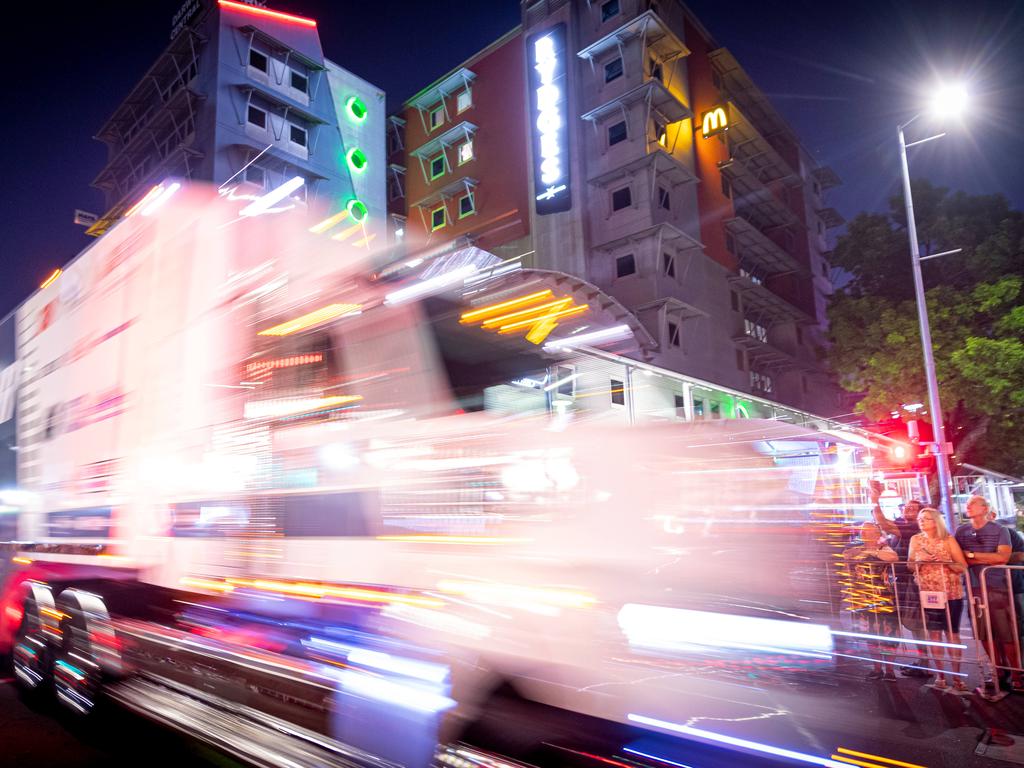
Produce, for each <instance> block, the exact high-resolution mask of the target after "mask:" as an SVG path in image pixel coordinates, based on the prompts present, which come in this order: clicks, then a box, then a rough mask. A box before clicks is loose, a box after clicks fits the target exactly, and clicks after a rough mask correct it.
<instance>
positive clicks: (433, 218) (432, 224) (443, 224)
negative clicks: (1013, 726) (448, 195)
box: [430, 205, 448, 232]
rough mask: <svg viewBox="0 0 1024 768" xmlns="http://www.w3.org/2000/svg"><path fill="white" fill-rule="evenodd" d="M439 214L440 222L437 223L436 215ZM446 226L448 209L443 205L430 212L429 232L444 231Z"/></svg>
mask: <svg viewBox="0 0 1024 768" xmlns="http://www.w3.org/2000/svg"><path fill="white" fill-rule="evenodd" d="M439 213H440V214H441V222H440V223H438V221H437V214H439ZM447 225H448V209H447V207H445V206H444V205H439V206H437V208H435V209H434V210H432V211H431V212H430V231H431V232H436V231H437V230H439V229H444V228H445V227H446V226H447Z"/></svg>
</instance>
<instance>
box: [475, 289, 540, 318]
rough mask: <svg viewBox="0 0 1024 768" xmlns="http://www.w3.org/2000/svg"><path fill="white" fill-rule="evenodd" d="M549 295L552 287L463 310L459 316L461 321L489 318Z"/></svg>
mask: <svg viewBox="0 0 1024 768" xmlns="http://www.w3.org/2000/svg"><path fill="white" fill-rule="evenodd" d="M547 296H551V289H550V288H548V289H546V290H543V291H537V292H536V293H530V294H527V295H526V296H520V297H519V298H517V299H509V300H508V301H502V302H500V303H498V304H490V305H488V306H486V307H480V309H474V310H471V311H470V312H463V313H462V315H461V316H460V317H459V322H460V323H474V322H477V321H478V320H481V319H487V318H488V317H490V316H491V315H494V314H500V313H501V312H504V311H505V310H509V309H513V308H515V307H521V306H523V305H524V304H532V303H534V302H536V301H540V300H541V299H543V298H546V297H547Z"/></svg>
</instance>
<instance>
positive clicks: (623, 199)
mask: <svg viewBox="0 0 1024 768" xmlns="http://www.w3.org/2000/svg"><path fill="white" fill-rule="evenodd" d="M632 204H633V193H632V192H631V191H630V189H629V187H622V188H621V189H616V190H615V191H614V192H612V210H613V211H621V210H622V209H623V208H628V207H629V206H631V205H632Z"/></svg>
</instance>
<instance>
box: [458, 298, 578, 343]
mask: <svg viewBox="0 0 1024 768" xmlns="http://www.w3.org/2000/svg"><path fill="white" fill-rule="evenodd" d="M589 308H590V306H589V305H588V304H577V303H576V302H575V301H573V299H572V297H571V296H562V297H558V296H555V295H554V294H553V293H552V291H551V289H545V290H543V291H537V292H536V293H530V294H527V295H526V296H519V297H516V298H514V299H509V300H508V301H502V302H499V303H497V304H490V305H488V306H486V307H481V308H480V309H474V310H472V311H470V312H464V313H463V314H462V316H461V317H460V318H459V322H460V323H462V324H463V325H470V324H476V323H480V326H481V327H482V328H484V329H485V330H488V331H497V332H498V333H500V334H502V335H504V334H509V333H517V332H523V331H525V332H526V340H527V341H529V342H531V343H533V344H540V343H541V342H542V341H544V339H546V338H547V337H548V335H549V334H550V333H551V332H552V331H553V330H554V329H555V328H556V327H557V326H558V323H559V321H561V320H566V319H568V318H570V317H575V316H576V315H581V314H583V313H584V312H586V311H587V310H588V309H589Z"/></svg>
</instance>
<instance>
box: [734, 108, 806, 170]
mask: <svg viewBox="0 0 1024 768" xmlns="http://www.w3.org/2000/svg"><path fill="white" fill-rule="evenodd" d="M725 135H726V138H727V139H728V141H729V147H730V150H731V152H732V157H733V158H735V159H736V160H739V161H740V162H741V163H743V164H744V165H745V166H746V167H747V169H748V170H749V171H750V172H751V173H753V174H754V175H755V176H756V177H757V178H758V179H760V180H761V181H763V182H771V181H778V180H780V179H782V180H785V181H786V182H787V183H794V182H795V183H800V175H799V174H798V173H797V172H796V171H794V170H793V168H792V167H791V166H790V165H789V163H787V162H786V161H785V160H784V159H783V158H782V155H780V154H779V153H778V152H777V151H776V149H775V147H773V146H772V145H771V144H770V143H769V142H768V140H767V139H765V138H764V136H762V135H761V134H760V132H758V130H757V128H755V127H754V124H753V123H751V122H750V120H748V119H747V117H746V116H745V115H744V114H743V111H742V110H741V109H740V108H739V107H738V106H737V105H736V104H730V105H729V130H728V131H727V132H726V134H725Z"/></svg>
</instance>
